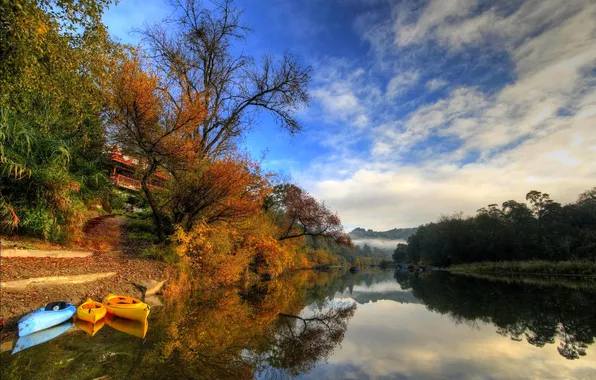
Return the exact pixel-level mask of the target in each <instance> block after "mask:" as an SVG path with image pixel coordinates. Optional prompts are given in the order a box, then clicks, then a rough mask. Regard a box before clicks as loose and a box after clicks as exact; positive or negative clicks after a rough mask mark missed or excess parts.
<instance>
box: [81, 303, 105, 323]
mask: <svg viewBox="0 0 596 380" xmlns="http://www.w3.org/2000/svg"><path fill="white" fill-rule="evenodd" d="M106 312H107V310H106V307H105V306H104V305H103V304H101V303H100V302H97V301H93V300H92V299H91V298H87V300H86V301H85V302H83V303H82V304H81V305H80V306H79V307H77V318H78V319H82V320H83V321H87V322H91V323H95V322H97V321H99V320H100V319H102V318H103V317H105V316H106Z"/></svg>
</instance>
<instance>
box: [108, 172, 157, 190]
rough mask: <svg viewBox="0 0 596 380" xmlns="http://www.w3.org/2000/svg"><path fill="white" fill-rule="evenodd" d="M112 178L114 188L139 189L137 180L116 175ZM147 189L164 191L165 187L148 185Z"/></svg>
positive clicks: (139, 183) (139, 182)
mask: <svg viewBox="0 0 596 380" xmlns="http://www.w3.org/2000/svg"><path fill="white" fill-rule="evenodd" d="M112 178H113V179H114V185H116V186H120V187H125V188H127V189H131V190H140V189H141V181H140V180H138V179H134V178H130V177H127V176H125V175H122V174H116V175H115V176H112ZM149 187H151V188H153V189H158V190H165V187H161V186H155V185H153V184H151V183H150V184H149Z"/></svg>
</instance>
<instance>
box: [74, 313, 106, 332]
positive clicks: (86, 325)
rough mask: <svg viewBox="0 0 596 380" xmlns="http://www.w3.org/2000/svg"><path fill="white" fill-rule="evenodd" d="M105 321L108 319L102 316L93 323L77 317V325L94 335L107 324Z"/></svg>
mask: <svg viewBox="0 0 596 380" xmlns="http://www.w3.org/2000/svg"><path fill="white" fill-rule="evenodd" d="M106 317H107V316H106ZM105 321H106V318H102V319H100V320H99V321H97V322H95V323H91V322H87V321H83V320H81V319H79V318H75V325H77V327H78V328H80V329H81V330H83V331H84V332H86V333H87V334H89V335H91V336H94V335H95V334H97V332H98V331H99V330H101V328H102V327H103V326H104V325H105V324H106V322H105Z"/></svg>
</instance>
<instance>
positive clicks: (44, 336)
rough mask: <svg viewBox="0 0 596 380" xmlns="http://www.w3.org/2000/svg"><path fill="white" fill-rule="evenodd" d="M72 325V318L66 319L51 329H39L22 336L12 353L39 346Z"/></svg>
mask: <svg viewBox="0 0 596 380" xmlns="http://www.w3.org/2000/svg"><path fill="white" fill-rule="evenodd" d="M71 327H72V320H70V321H66V322H64V323H62V324H60V325H58V326H54V327H50V328H49V329H45V330H41V331H37V332H34V333H31V334H29V335H27V336H22V337H20V338H19V340H17V344H15V346H14V349H13V350H12V354H13V355H14V354H16V353H17V352H19V351H23V350H25V349H27V348H29V347H33V346H37V345H38V344H42V343H45V342H47V341H48V340H52V339H54V338H56V337H57V336H58V335H60V334H63V333H65V332H66V331H67V330H68V329H70V328H71Z"/></svg>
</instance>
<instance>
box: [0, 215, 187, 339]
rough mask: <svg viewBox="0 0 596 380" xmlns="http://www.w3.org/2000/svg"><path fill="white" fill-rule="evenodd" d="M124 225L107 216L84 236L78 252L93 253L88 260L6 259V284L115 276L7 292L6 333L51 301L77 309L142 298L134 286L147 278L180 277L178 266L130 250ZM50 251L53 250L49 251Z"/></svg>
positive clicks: (2, 314)
mask: <svg viewBox="0 0 596 380" xmlns="http://www.w3.org/2000/svg"><path fill="white" fill-rule="evenodd" d="M124 231H125V221H124V220H123V219H122V218H120V217H103V218H101V219H100V220H99V221H98V222H97V223H95V226H94V227H93V228H90V229H89V230H88V231H87V233H86V236H85V238H86V239H85V242H84V243H83V244H81V246H80V247H79V248H87V249H91V250H92V251H93V252H94V254H93V255H92V256H89V257H74V258H64V257H60V258H58V257H2V258H1V272H2V278H1V280H2V282H3V283H11V282H14V281H20V280H27V279H32V278H48V277H52V276H81V277H84V275H86V274H98V273H100V274H101V273H110V274H111V275H110V276H109V277H107V278H101V279H98V280H95V281H90V282H86V283H76V284H69V283H68V282H67V281H65V282H64V283H61V284H58V285H55V284H44V283H43V282H42V283H40V284H36V285H29V286H27V287H24V288H22V289H7V288H3V289H2V302H1V305H0V318H2V319H3V320H4V322H5V327H6V328H5V329H4V330H5V331H3V333H6V331H7V330H10V327H11V326H12V325H13V324H14V323H15V322H16V321H17V320H18V318H20V317H21V316H23V315H24V314H26V313H28V312H31V311H33V310H35V309H38V308H40V307H42V306H44V305H46V304H47V303H48V302H52V301H68V302H71V303H73V304H75V305H78V304H80V303H81V302H82V301H84V300H85V299H86V298H88V297H89V298H92V299H95V300H101V299H102V298H103V297H104V296H105V295H106V294H108V293H110V292H111V293H120V294H127V295H130V296H133V297H137V298H140V297H142V292H141V290H140V289H139V288H138V287H137V286H136V285H135V284H137V283H142V282H144V281H147V280H148V279H155V280H170V279H171V278H174V277H175V276H176V267H175V266H173V265H170V264H167V263H164V262H162V261H158V260H153V259H149V258H144V257H141V256H139V254H138V253H137V252H134V250H131V249H127V248H130V242H128V241H127V239H126V235H125V232H124ZM44 248H46V249H47V248H48V247H44Z"/></svg>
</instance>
